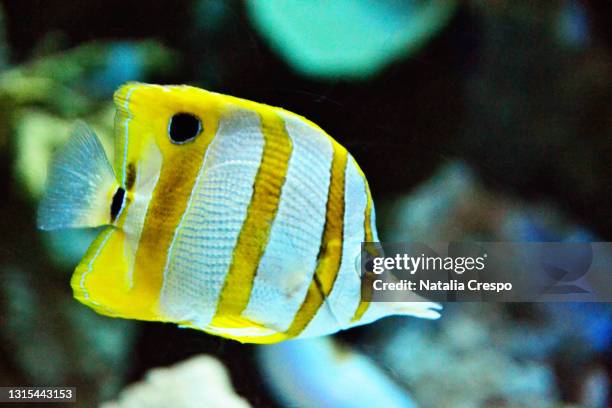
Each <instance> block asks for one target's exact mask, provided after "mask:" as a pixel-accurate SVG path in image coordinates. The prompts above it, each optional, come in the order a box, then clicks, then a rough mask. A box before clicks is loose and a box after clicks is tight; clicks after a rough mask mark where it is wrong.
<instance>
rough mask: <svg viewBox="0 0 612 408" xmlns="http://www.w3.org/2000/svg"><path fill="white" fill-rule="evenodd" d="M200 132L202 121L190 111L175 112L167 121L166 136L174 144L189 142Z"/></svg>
mask: <svg viewBox="0 0 612 408" xmlns="http://www.w3.org/2000/svg"><path fill="white" fill-rule="evenodd" d="M201 132H202V121H201V120H200V118H198V117H197V116H195V115H192V114H191V113H184V112H180V113H177V114H175V115H174V116H172V117H171V118H170V121H169V122H168V136H169V137H170V141H171V142H172V143H174V144H183V143H188V142H191V141H192V140H193V139H195V138H196V136H197V135H199V134H200V133H201Z"/></svg>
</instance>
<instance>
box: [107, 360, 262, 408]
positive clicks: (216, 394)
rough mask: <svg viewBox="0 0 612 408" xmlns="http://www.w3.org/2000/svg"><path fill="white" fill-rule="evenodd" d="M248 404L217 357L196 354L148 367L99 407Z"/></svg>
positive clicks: (227, 407)
mask: <svg viewBox="0 0 612 408" xmlns="http://www.w3.org/2000/svg"><path fill="white" fill-rule="evenodd" d="M141 407H147V408H166V407H176V408H201V407H206V408H248V407H250V405H249V403H248V402H247V401H246V400H245V399H243V398H241V397H240V396H238V395H236V393H235V392H234V390H233V388H232V384H231V383H230V380H229V377H228V375H227V371H226V370H225V367H223V364H221V363H220V362H219V361H218V360H217V359H215V358H213V357H210V356H206V355H199V356H194V357H191V358H189V359H188V360H185V361H183V362H181V363H178V364H175V365H174V366H172V367H168V368H154V369H152V370H150V371H149V372H148V373H147V375H146V378H145V379H144V381H141V382H138V383H136V384H132V385H130V386H128V387H127V388H126V389H124V390H123V391H122V392H121V395H120V396H119V398H118V399H117V400H116V401H112V402H106V403H103V404H102V405H101V408H141Z"/></svg>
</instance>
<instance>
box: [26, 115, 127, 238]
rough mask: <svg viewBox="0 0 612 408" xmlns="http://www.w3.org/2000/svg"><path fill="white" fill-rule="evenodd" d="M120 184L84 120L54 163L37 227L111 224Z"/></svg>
mask: <svg viewBox="0 0 612 408" xmlns="http://www.w3.org/2000/svg"><path fill="white" fill-rule="evenodd" d="M118 188H119V184H118V183H117V179H116V177H115V174H114V172H113V168H112V167H111V165H110V163H109V162H108V158H107V157H106V153H105V152H104V148H103V147H102V144H101V143H100V141H99V140H98V137H97V136H96V134H95V133H94V132H93V131H92V130H91V129H89V128H88V127H87V126H86V125H85V124H79V125H78V126H77V129H76V130H75V132H74V133H73V135H72V136H71V137H70V139H69V140H68V142H67V143H66V145H65V146H63V147H62V148H61V149H60V151H59V152H58V154H57V156H56V157H55V159H54V161H53V163H52V165H51V168H50V171H49V177H48V179H47V186H46V190H45V194H44V195H43V198H42V201H41V203H40V206H39V208H38V218H37V225H38V228H40V229H43V230H54V229H60V228H80V227H97V226H100V225H105V224H110V223H111V221H112V220H111V203H112V201H113V196H114V194H115V192H116V191H117V189H118Z"/></svg>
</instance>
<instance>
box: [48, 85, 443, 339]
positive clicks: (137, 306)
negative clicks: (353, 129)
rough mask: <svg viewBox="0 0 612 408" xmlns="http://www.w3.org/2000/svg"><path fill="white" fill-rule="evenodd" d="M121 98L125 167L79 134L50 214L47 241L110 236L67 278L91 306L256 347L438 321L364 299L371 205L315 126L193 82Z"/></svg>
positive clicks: (54, 179)
mask: <svg viewBox="0 0 612 408" xmlns="http://www.w3.org/2000/svg"><path fill="white" fill-rule="evenodd" d="M114 101H115V105H116V108H117V114H116V119H115V154H114V158H115V161H114V164H113V165H112V166H111V165H110V164H109V163H108V160H107V159H106V155H105V152H104V150H103V148H102V146H101V144H100V142H99V141H98V140H97V137H96V136H95V134H93V133H92V132H91V131H89V130H88V129H86V128H82V129H81V130H80V131H78V132H77V133H76V134H75V135H74V136H73V137H72V138H71V139H70V140H69V142H68V144H67V145H66V147H65V148H64V149H63V150H62V151H61V152H60V153H59V155H58V158H57V160H56V162H55V164H54V165H53V167H52V169H51V172H50V173H51V176H50V180H49V183H48V189H47V192H46V194H45V196H44V198H43V200H42V203H41V206H40V209H39V215H38V224H39V227H40V228H43V229H55V228H65V227H93V226H101V225H106V227H105V228H104V229H103V231H102V232H101V233H100V235H99V236H98V237H97V238H96V240H95V241H94V242H93V243H92V245H91V247H90V248H89V250H88V251H87V253H86V255H85V257H84V258H83V260H82V261H81V263H80V264H79V265H78V266H77V268H76V270H75V272H74V274H73V277H72V280H71V285H72V288H73V291H74V296H75V297H76V299H78V300H79V301H81V302H82V303H84V304H86V305H87V306H89V307H91V308H93V309H94V310H96V311H97V312H99V313H102V314H105V315H108V316H113V317H122V318H129V319H139V320H150V321H165V322H174V323H177V324H179V325H181V326H185V327H190V328H194V329H199V330H204V331H206V332H209V333H212V334H216V335H220V336H223V337H227V338H232V339H235V340H239V341H242V342H252V343H274V342H278V341H282V340H286V339H290V338H296V337H311V336H318V335H325V334H331V333H334V332H336V331H338V330H341V329H347V328H349V327H352V326H355V325H360V324H365V323H369V322H371V321H374V320H376V319H378V318H381V317H384V316H387V315H392V314H410V315H416V316H420V317H429V318H433V317H437V316H438V313H437V312H436V311H435V310H433V309H434V308H435V305H433V304H431V303H427V302H423V303H403V304H397V303H368V302H366V301H365V300H363V299H362V298H361V279H360V276H359V271H358V270H357V269H356V267H355V265H356V260H358V257H359V255H360V251H361V243H362V242H373V241H377V240H378V237H377V233H376V226H375V212H374V205H373V203H372V197H371V194H370V190H369V187H368V183H367V181H366V178H365V176H364V174H363V172H362V171H361V170H360V168H359V166H358V165H357V163H356V161H355V159H354V158H353V157H352V156H351V155H350V153H348V152H347V150H346V149H345V148H344V147H343V146H341V145H340V144H338V143H337V142H336V141H335V140H334V139H332V138H331V137H330V136H329V135H328V134H327V133H325V132H324V131H323V130H322V129H321V128H319V127H318V126H317V125H315V124H314V123H312V122H310V121H308V120H307V119H305V118H303V117H301V116H299V115H296V114H294V113H291V112H288V111H286V110H283V109H280V108H275V107H271V106H267V105H264V104H259V103H255V102H251V101H247V100H243V99H239V98H235V97H231V96H227V95H222V94H218V93H213V92H208V91H205V90H202V89H198V88H194V87H190V86H160V85H148V84H141V83H129V84H126V85H124V86H123V87H121V88H120V89H119V90H117V92H116V93H115V96H114ZM358 264H359V263H358V262H357V265H358Z"/></svg>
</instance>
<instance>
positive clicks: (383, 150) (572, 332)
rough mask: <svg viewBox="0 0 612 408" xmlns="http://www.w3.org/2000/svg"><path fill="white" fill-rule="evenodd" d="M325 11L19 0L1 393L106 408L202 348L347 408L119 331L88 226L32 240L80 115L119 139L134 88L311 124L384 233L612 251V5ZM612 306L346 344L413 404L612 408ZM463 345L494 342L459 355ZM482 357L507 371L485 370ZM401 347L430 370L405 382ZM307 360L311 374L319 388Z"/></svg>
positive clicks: (144, 331) (398, 324) (3, 162)
mask: <svg viewBox="0 0 612 408" xmlns="http://www.w3.org/2000/svg"><path fill="white" fill-rule="evenodd" d="M323 3H325V2H321V1H314V2H310V3H309V2H300V1H297V0H294V1H286V2H281V1H269V2H262V1H254V2H241V1H233V0H232V1H221V0H194V1H182V2H177V1H157V2H144V1H127V0H122V1H114V0H112V1H89V2H86V3H85V2H82V1H76V0H64V1H42V0H39V1H30V0H21V1H2V2H0V15H1V18H0V69H1V70H2V71H1V72H0V118H1V119H2V123H3V126H2V129H0V155H1V159H0V166H1V168H2V175H3V177H2V180H1V181H0V186H1V187H0V188H1V189H0V194H1V196H2V200H1V201H0V205H1V206H2V214H3V215H4V218H5V221H4V222H3V223H2V235H1V236H0V241H1V243H2V244H1V247H0V275H1V276H2V282H3V285H2V286H3V287H2V289H1V291H2V292H3V293H2V297H1V299H2V300H0V307H1V308H2V309H0V319H1V320H0V322H1V326H0V332H1V333H0V334H1V336H2V339H3V341H2V342H0V383H2V384H1V385H43V384H59V385H61V384H75V385H76V386H77V387H78V388H79V403H80V404H82V405H83V406H90V405H91V404H95V403H97V402H100V401H107V400H113V399H116V398H117V395H119V391H120V390H121V389H122V388H123V387H124V386H125V385H126V384H130V383H133V382H135V381H140V380H143V378H146V376H145V373H146V372H147V371H148V370H149V369H151V368H153V367H159V366H170V365H172V364H174V363H177V362H179V361H183V360H185V359H187V358H189V357H191V356H193V355H196V354H202V353H203V354H208V355H212V356H215V357H216V358H217V359H218V360H219V361H221V362H222V363H223V365H224V366H225V367H226V369H227V372H228V375H229V377H230V379H231V387H230V388H232V387H233V389H234V390H235V391H236V392H237V393H238V394H239V395H240V396H242V397H244V398H246V400H247V401H248V403H250V404H251V405H253V406H283V405H294V406H317V403H318V402H321V403H325V404H327V405H328V406H332V405H334V404H337V401H336V400H334V397H333V396H329V399H325V398H326V397H325V395H324V394H325V392H326V391H325V388H324V387H323V386H322V387H323V388H321V389H318V388H316V389H317V390H318V391H317V392H316V393H315V394H316V395H315V396H313V395H311V394H308V392H307V390H306V391H304V393H305V394H308V395H307V396H304V395H299V397H298V396H297V394H296V393H295V392H293V394H292V391H290V390H291V389H292V388H291V387H289V386H288V385H286V384H284V383H282V384H281V385H279V384H277V383H274V381H275V380H274V378H276V377H275V376H274V370H278V369H279V368H278V366H274V364H273V363H271V361H275V360H274V359H273V358H271V357H269V356H268V357H266V354H265V353H273V352H274V351H273V350H274V349H272V348H271V349H269V350H267V351H265V352H264V353H263V357H262V356H261V355H260V354H262V353H260V351H258V350H259V348H258V347H255V346H250V345H241V344H238V343H236V342H232V341H228V340H224V339H221V338H217V337H212V336H209V335H206V334H204V333H200V332H196V331H190V330H181V329H178V328H176V327H175V326H173V325H165V324H154V323H146V324H145V323H138V322H125V321H116V320H112V319H108V318H104V317H102V316H97V315H95V314H94V313H93V312H91V311H89V310H85V307H84V306H81V305H80V304H78V303H77V302H76V301H75V300H73V299H72V298H71V293H70V288H69V284H68V282H69V276H70V273H71V270H72V268H73V267H74V265H76V263H78V260H79V259H80V255H81V254H82V253H83V250H84V249H85V248H86V247H87V243H88V242H89V241H90V240H91V237H92V233H91V232H88V233H77V232H66V233H56V234H42V233H40V232H37V231H36V230H35V227H34V214H35V208H36V203H37V200H38V198H39V197H40V193H41V191H42V186H43V185H44V177H45V175H46V172H45V170H44V169H45V168H46V163H47V162H48V160H49V157H50V156H51V154H52V152H53V151H54V149H55V148H56V147H57V146H59V145H61V143H63V141H65V140H66V137H67V136H68V134H69V132H70V129H71V127H72V126H73V125H74V122H75V121H76V120H77V119H85V120H87V121H88V122H90V123H92V124H93V126H94V128H96V129H97V130H98V131H99V132H100V133H101V134H102V135H105V136H106V137H107V138H110V136H111V135H112V114H113V109H112V106H110V101H111V96H112V92H113V91H114V89H115V88H116V87H117V86H119V85H120V84H121V83H123V82H125V81H128V80H141V81H147V82H155V83H177V84H183V83H185V84H191V85H196V86H200V87H204V88H206V89H209V90H214V91H217V92H222V93H227V94H231V95H234V96H238V97H243V98H247V99H252V100H255V101H258V102H264V103H268V104H271V105H275V106H281V107H283V108H285V109H288V110H291V111H294V112H296V113H299V114H301V115H303V116H305V117H307V118H309V119H311V120H312V121H314V122H315V123H317V124H318V125H320V126H321V127H322V128H323V129H325V130H326V131H327V132H328V133H329V134H331V135H332V136H333V137H334V138H336V139H337V140H338V141H339V142H340V143H341V144H343V145H344V146H346V147H347V148H348V150H349V151H350V152H351V153H352V154H353V155H354V156H355V158H356V159H357V161H358V162H359V164H360V166H361V167H362V169H363V170H364V172H365V174H366V175H367V177H368V180H369V183H370V186H371V188H372V190H373V195H374V200H375V203H376V204H377V210H378V217H379V223H378V224H379V229H380V235H381V239H382V240H394V239H409V238H412V239H417V238H419V237H420V238H427V239H430V240H434V239H436V238H437V239H439V240H443V239H477V238H479V239H482V238H486V239H488V240H533V241H562V240H566V239H576V237H579V238H580V239H583V240H591V241H610V240H612V183H610V179H611V178H612V165H611V160H610V159H611V157H612V104H611V103H610V102H611V101H612V29H611V28H610V24H609V23H610V21H612V12H611V8H610V7H609V4H607V2H595V1H586V0H585V1H580V0H547V1H539V2H533V1H527V0H516V1H506V0H495V1H483V0H472V1H467V0H465V1H457V2H452V1H418V0H414V1H411V0H388V1H380V2H368V1H352V2H350V1H339V2H337V3H334V4H335V5H330V4H323ZM329 21H332V22H333V24H325V22H329ZM330 49H331V51H330ZM360 52H361V53H362V54H363V55H366V54H367V58H362V56H361V55H360ZM330 55H331V56H330ZM610 313H611V312H610V307H609V306H608V305H604V304H599V305H597V304H593V305H584V304H583V305H580V304H574V305H542V304H539V305H521V304H511V305H491V304H489V305H466V304H465V305H464V304H456V305H449V307H448V308H447V310H446V311H445V313H444V316H443V318H442V319H441V320H440V321H438V322H418V321H416V320H414V319H395V318H392V319H387V320H385V321H383V322H381V323H377V324H375V325H371V326H368V327H365V328H359V329H355V330H351V331H349V332H347V333H341V334H340V335H338V336H335V340H333V341H334V342H337V343H339V344H342V347H343V348H346V350H349V351H346V350H345V351H344V352H350V353H356V355H358V356H363V355H365V356H370V357H368V358H370V360H368V361H369V364H372V365H373V367H375V369H376V370H379V371H380V372H381V373H382V375H383V377H381V379H380V380H379V381H382V382H384V381H385V378H386V379H387V380H388V382H389V384H393V387H396V388H399V389H401V390H402V392H405V393H406V395H409V396H410V399H411V401H412V402H413V403H415V404H417V405H418V406H561V405H562V404H567V405H568V406H569V404H574V405H575V406H594V407H599V406H601V407H604V406H608V404H609V403H610V395H609V392H610V391H609V389H610V378H611V376H610V373H611V370H612V365H611V360H612V356H611V353H610V340H611V326H612V324H611V314H610ZM456 322H462V323H461V324H464V325H465V327H463V326H461V327H458V326H457V325H458V323H456ZM462 327H463V328H462ZM474 327H477V329H475V328H474ZM453 330H458V331H459V332H460V333H472V332H473V333H479V335H478V336H480V337H478V336H476V335H475V336H476V338H477V340H474V339H473V338H469V336H468V338H467V339H466V340H464V341H465V342H466V343H465V344H463V345H457V344H455V343H453V344H450V343H452V341H451V342H450V343H449V342H448V341H446V340H447V337H445V336H449V337H448V338H451V337H452V336H451V335H450V333H455V332H454V331H453ZM470 330H471V331H470ZM398 333H399V334H398ZM526 333H527V334H526ZM400 334H402V335H405V336H414V338H412V341H413V343H406V345H405V348H406V349H410V350H409V351H404V352H402V351H401V350H402V348H401V347H400V348H399V349H396V348H394V347H397V345H396V340H395V339H396V337H397V336H399V335H400ZM419 342H422V346H423V352H422V353H420V354H419V353H417V352H416V351H415V350H420V349H419V348H418V347H417V346H412V345H414V344H421V343H419ZM516 342H519V343H520V344H522V345H523V346H521V347H517V346H516V345H514V346H513V345H512V344H513V343H516ZM526 342H527V343H528V344H527V343H526ZM330 344H331V343H330ZM327 346H328V347H337V346H330V345H327ZM291 347H293V346H291ZM304 347H308V345H304ZM483 349H484V350H489V351H491V353H492V354H491V359H490V360H486V361H482V362H480V363H478V364H481V365H478V364H476V361H480V360H479V358H480V357H477V356H478V355H479V354H480V355H482V353H480V351H482V350H483ZM296 350H297V351H296ZM296 350H294V349H291V350H290V351H287V350H284V349H279V350H278V353H279V355H282V354H281V353H283V352H285V353H291V354H290V355H291V356H294V355H295V353H300V351H299V350H298V349H296ZM385 350H387V351H388V350H392V351H393V352H394V353H396V354H397V353H399V354H401V353H404V354H402V355H403V356H404V357H405V359H406V360H405V361H406V364H414V365H415V367H417V368H418V367H421V368H420V369H415V370H416V371H415V372H404V371H402V370H401V369H400V368H399V367H394V366H393V363H392V362H390V361H389V360H386V359H385V357H384V356H385V355H386V354H385V352H386V351H385ZM426 350H427V351H428V352H426ZM411 353H412V354H411ZM429 353H434V354H435V353H439V354H440V355H441V356H446V359H444V360H441V361H438V362H437V363H436V362H435V361H433V360H432V361H430V359H431V355H430V354H429ZM494 353H499V355H497V354H494ZM304 355H305V354H304ZM359 358H361V357H359ZM334 361H335V360H334ZM426 362H428V363H426ZM286 364H289V365H290V364H292V360H291V359H289V360H288V362H286ZM308 364H314V363H312V362H310V363H308V362H304V361H299V362H295V366H292V367H293V368H294V369H295V370H297V371H296V372H299V373H302V374H300V375H306V374H304V373H303V372H302V371H299V370H305V371H306V372H310V375H311V376H312V377H316V376H317V372H316V370H315V366H314V365H313V366H312V367H310V366H308ZM329 364H333V362H330V363H329ZM364 364H365V363H364ZM427 364H429V366H428V365H427ZM436 364H437V366H436ZM449 365H450V366H452V367H453V369H454V371H453V370H451V371H450V372H449V368H447V366H449ZM491 365H496V366H497V367H498V370H497V372H493V373H491V372H490V371H491V369H490V366H491ZM534 365H535V366H537V370H540V371H537V373H536V374H533V372H534V371H533V370H532V369H533V366H534ZM486 367H489V368H488V369H487V368H486ZM373 369H374V368H373ZM283 370H291V367H284V368H283ZM534 370H535V369H534ZM427 373H428V374H427ZM436 373H438V374H439V375H441V374H442V373H448V375H449V376H452V375H457V374H458V373H464V374H465V375H467V376H468V377H470V378H472V377H474V378H479V377H482V378H489V377H490V381H489V380H487V381H485V380H483V381H481V382H478V381H476V382H475V383H474V384H472V385H469V386H467V387H468V389H469V392H466V393H465V394H466V395H462V396H456V397H450V396H449V397H446V399H444V398H442V397H441V396H440V395H439V394H448V395H450V394H453V393H455V395H458V394H456V390H457V389H460V388H461V386H460V385H459V384H454V383H452V381H450V380H448V378H447V379H446V380H444V381H441V380H440V379H437V380H436V379H435V377H437V376H436V375H435V374H436ZM425 374H427V375H428V376H427V377H423V376H424V375H425ZM532 374H533V375H532ZM496 376H497V377H496ZM517 377H518V378H520V377H524V378H529V379H531V380H529V381H527V383H529V382H531V383H537V384H539V385H538V386H530V385H529V384H527V383H515V382H516V378H517ZM291 378H293V377H291ZM300 378H302V379H303V378H309V377H300V376H299V375H297V374H296V376H295V381H296V384H297V385H296V386H297V387H298V388H299V384H300V383H299V381H300V380H299V379H300ZM302 381H306V380H302ZM313 381H314V380H313ZM425 383H427V384H428V385H427V386H425V385H423V384H425ZM356 384H358V383H356ZM294 385H295V384H294ZM327 386H328V387H343V386H344V387H347V386H346V385H331V384H328V385H327ZM463 386H464V387H466V385H465V384H463ZM288 387H289V388H288ZM479 387H480V388H479ZM530 387H531V388H530ZM288 390H289V391H288ZM345 391H346V392H351V390H350V387H349V388H347V390H345ZM436 394H438V395H436ZM292 395H293V397H292ZM330 395H331V394H330ZM126 398H127V397H126ZM292 398H294V399H292ZM305 398H306V399H307V398H312V401H310V402H307V401H306V400H305ZM317 398H319V399H317ZM321 398H323V399H321ZM398 398H399V397H398ZM453 398H455V399H453ZM313 401H315V402H313ZM398 401H399V402H398ZM398 401H396V403H397V404H398V406H407V405H406V404H408V402H405V401H404V402H402V401H403V400H401V399H400V400H398ZM126 404H129V402H126ZM309 404H310V405H309ZM402 404H403V405H402ZM462 404H463V405H462ZM540 404H544V405H540ZM547 404H548V405H547ZM122 406H138V405H122ZM211 406H213V405H211ZM352 406H360V405H358V404H357V405H352ZM361 406H363V405H361Z"/></svg>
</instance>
